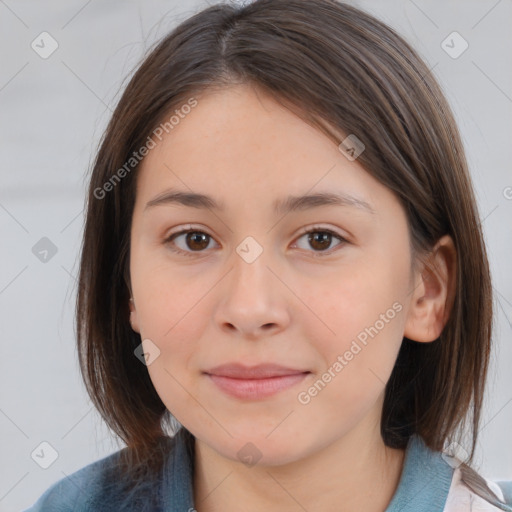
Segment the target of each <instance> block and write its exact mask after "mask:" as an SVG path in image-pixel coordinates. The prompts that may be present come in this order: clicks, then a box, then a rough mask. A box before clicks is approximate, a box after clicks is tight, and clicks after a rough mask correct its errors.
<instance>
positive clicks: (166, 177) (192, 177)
mask: <svg viewBox="0 0 512 512" xmlns="http://www.w3.org/2000/svg"><path fill="white" fill-rule="evenodd" d="M195 99H196V101H197V104H196V106H195V107H193V108H191V109H190V110H189V109H187V111H188V113H187V114H183V115H182V116H180V118H179V122H178V123H177V124H174V125H173V127H172V129H169V130H168V133H166V132H164V134H163V135H162V140H161V141H158V140H157V141H156V142H157V144H156V147H155V148H154V149H152V150H151V151H150V152H149V153H148V154H147V156H146V157H145V159H144V160H143V162H142V163H141V166H140V168H139V170H138V177H137V202H139V199H140V200H141V201H142V200H144V201H145V203H146V202H147V201H149V200H150V199H153V198H154V197H155V196H156V195H157V194H160V193H163V192H164V191H165V190H166V189H169V188H179V189H180V190H183V191H188V192H197V193H203V194H208V195H210V196H215V197H216V198H219V201H221V202H222V203H223V204H226V203H227V204H231V203H233V202H234V203H238V204H239V205H244V204H245V205H247V204H252V205H253V206H255V207H257V206H258V205H262V201H268V204H269V206H272V205H273V206H272V207H274V206H275V205H276V200H277V199H278V198H282V197H284V196H285V195H296V196H298V195H304V194H305V193H306V192H308V191H310V192H315V191H317V190H322V191H329V190H332V191H333V192H334V191H335V192H343V193H345V194H351V195H353V196H357V197H359V198H361V199H363V200H364V199H366V200H367V202H368V203H370V202H371V200H372V199H371V198H372V196H375V194H377V193H378V192H379V187H380V191H381V192H382V190H381V189H382V188H384V187H382V185H381V184H380V183H378V182H377V181H376V180H375V179H374V178H372V177H371V175H370V174H369V173H367V172H366V171H365V170H364V169H363V167H361V166H360V165H359V164H358V163H357V161H350V160H348V159H347V158H346V157H345V156H344V155H343V154H342V153H341V152H340V151H339V149H338V146H337V145H336V144H335V143H334V142H333V141H332V140H331V139H329V138H328V137H327V136H326V135H325V134H323V133H322V132H321V131H320V130H319V129H318V128H316V127H313V126H311V125H310V124H308V123H307V122H306V121H304V120H303V119H302V118H300V117H299V116H298V115H296V114H295V113H293V112H291V111H290V110H288V109H286V108H285V107H284V106H282V105H281V104H280V103H278V102H276V101H275V100H274V99H273V98H272V97H271V96H268V95H267V94H265V93H264V92H262V91H261V90H259V89H255V88H254V87H252V86H247V85H238V86H232V87H229V88H225V89H221V90H212V91H209V90H207V91H206V92H205V93H203V94H201V95H199V96H196V97H195ZM177 110H179V106H178V107H177ZM285 192H286V194H285ZM145 203H144V204H145ZM274 209H275V208H274Z"/></svg>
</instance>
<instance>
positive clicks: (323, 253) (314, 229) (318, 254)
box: [164, 226, 349, 258]
mask: <svg viewBox="0 0 512 512" xmlns="http://www.w3.org/2000/svg"><path fill="white" fill-rule="evenodd" d="M187 233H202V234H205V235H207V236H208V237H210V238H213V237H212V236H211V235H209V234H208V233H206V232H205V231H202V230H201V229H193V228H189V229H183V230H181V231H178V232H176V233H172V234H171V235H169V236H168V237H167V238H166V239H165V240H164V244H168V245H169V248H170V250H171V251H172V252H175V253H177V254H182V255H184V256H196V255H197V254H201V253H202V252H204V251H184V250H182V249H176V247H171V245H172V242H173V240H174V238H176V237H178V236H179V235H183V234H187ZM310 233H328V234H330V235H333V236H334V237H335V238H337V239H338V240H340V242H341V243H340V244H338V245H337V246H336V247H340V246H344V245H345V244H348V243H349V242H348V241H347V240H346V239H345V238H343V237H342V236H341V235H339V234H338V233H336V232H335V231H333V230H331V229H327V228H322V227H321V226H313V227H312V228H309V229H306V230H304V231H302V232H301V233H300V235H299V237H298V238H299V239H300V238H302V237H303V236H304V235H307V234H310ZM308 252H309V251H308ZM332 252H334V251H333V250H329V251H312V253H313V256H314V257H315V258H322V257H324V256H329V255H330V254H331V253H332Z"/></svg>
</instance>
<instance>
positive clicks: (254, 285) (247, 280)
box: [214, 251, 290, 340]
mask: <svg viewBox="0 0 512 512" xmlns="http://www.w3.org/2000/svg"><path fill="white" fill-rule="evenodd" d="M241 254H242V256H240V254H238V253H234V254H233V258H231V262H232V266H231V270H230V271H229V273H228V275H227V276H225V278H224V279H223V282H222V286H220V287H218V290H217V293H218V294H219V300H218V301H217V305H216V308H215V313H214V320H215V322H216V323H217V324H218V326H219V328H220V329H221V330H223V331H224V332H226V333H230V334H231V335H233V333H238V335H239V336H240V337H244V338H247V339H252V340H256V339H259V338H261V337H262V336H268V335H270V334H276V333H278V332H281V331H282V330H283V329H286V327H287V326H288V324H289V321H290V313H289V303H290V291H289V290H288V289H287V287H286V286H285V285H284V284H283V282H282V281H281V280H280V279H279V277H278V274H279V270H278V269H275V268H271V266H270V265H272V266H273V267H276V265H275V264H272V262H270V261H269V258H267V254H266V251H263V252H262V253H261V254H260V255H259V256H258V257H257V258H256V259H254V260H253V261H252V262H251V259H244V256H243V252H241Z"/></svg>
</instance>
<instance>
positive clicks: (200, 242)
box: [164, 229, 213, 256]
mask: <svg viewBox="0 0 512 512" xmlns="http://www.w3.org/2000/svg"><path fill="white" fill-rule="evenodd" d="M183 235H186V236H185V238H184V243H185V248H184V249H181V248H179V247H178V248H176V242H175V240H176V239H178V238H180V237H181V236H183ZM210 239H212V237H211V236H210V235H209V234H208V233H205V232H204V231H201V230H199V229H183V230H181V231H178V232H177V233H173V234H172V235H170V236H169V237H168V238H166V240H165V242H164V243H165V244H168V245H169V247H170V249H171V251H173V252H176V253H178V254H183V255H185V256H194V253H195V252H196V253H197V252H204V251H203V249H206V248H207V247H208V245H209V240H210ZM212 240H213V239H212ZM188 248H191V249H192V250H191V251H190V250H188Z"/></svg>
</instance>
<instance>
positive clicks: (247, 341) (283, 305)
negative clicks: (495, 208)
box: [130, 85, 455, 512]
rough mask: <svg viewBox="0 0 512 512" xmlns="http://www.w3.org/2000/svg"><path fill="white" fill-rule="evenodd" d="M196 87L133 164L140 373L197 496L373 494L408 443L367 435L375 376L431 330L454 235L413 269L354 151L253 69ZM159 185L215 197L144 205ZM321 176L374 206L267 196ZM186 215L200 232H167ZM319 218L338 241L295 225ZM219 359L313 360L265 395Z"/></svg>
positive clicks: (250, 498) (226, 500) (356, 505)
mask: <svg viewBox="0 0 512 512" xmlns="http://www.w3.org/2000/svg"><path fill="white" fill-rule="evenodd" d="M197 99H198V105H197V106H196V107H195V108H194V109H192V111H191V112H190V113H189V114H188V115H187V116H186V117H185V119H183V120H181V122H180V123H179V124H178V125H176V126H175V127H174V128H173V130H172V131H170V132H169V133H168V134H166V135H165V136H164V138H163V140H162V141H161V143H159V144H158V145H157V146H156V147H155V148H154V149H152V150H151V151H150V153H149V154H148V155H147V156H146V158H145V160H144V161H143V163H142V167H141V168H140V169H139V174H138V177H137V193H136V203H135V207H134V213H133V221H132V227H131V247H130V251H131V252H130V276H131V288H132V293H133V295H132V296H133V302H131V303H130V311H131V316H130V321H131V325H132V328H133V329H134V330H135V331H136V332H138V333H140V335H141V339H142V340H146V339H149V340H151V342H152V343H154V345H156V346H157V347H158V349H159V350H160V353H159V355H158V357H156V359H154V361H153V362H151V363H150V364H149V365H148V367H147V368H148V371H149V375H150V377H151V380H152V382H153V384H154V386H155V389H156V391H157V392H158V394H159V396H160V397H161V399H162V401H163V402H164V403H165V405H166V407H167V408H168V409H169V410H170V411H171V412H172V414H173V415H174V416H175V417H176V418H177V419H178V421H180V422H181V423H182V424H183V425H184V426H185V427H186V428H187V429H188V430H189V431H190V432H192V434H194V436H195V437H196V460H195V468H196V469H195V474H194V500H195V508H196V510H197V511H199V512H209V511H220V510H223V511H226V510H239V506H240V503H243V504H244V511H246V512H251V511H261V510H267V511H270V512H272V511H278V510H279V511H280V512H282V511H283V510H285V511H295V510H304V509H306V510H308V511H309V512H316V511H320V510H322V511H326V510H328V511H330V510H336V511H338V512H339V511H354V510H366V511H375V512H377V511H382V510H384V509H385V508H386V506H387V505H388V504H389V501H390V500H391V498H392V496H393V494H394V492H395V491H396V487H397V485H398V482H399V478H400V475H401V471H402V467H403V460H404V451H403V450H395V449H390V448H388V447H386V446H385V444H384V442H383V440H382V438H381V435H380V418H381V411H382V404H383V398H384V388H385V384H386V382H387V381H388V379H389V377H390V375H391V371H392V369H393V365H394V363H395V360H396V357H397V354H398V350H399V348H400V345H401V343H402V338H403V336H407V337H408V338H409V339H412V340H416V341H418V342H431V341H433V340H435V339H436V338H437V337H438V336H439V334H440V333H441V331H442V329H443V327H444V325H445V323H446V320H447V319H448V315H449V310H450V307H451V303H452V301H453V294H454V275H455V267H454V264H455V249H454V245H453V242H452V240H451V239H450V237H448V236H445V237H443V238H442V239H440V240H439V241H438V244H437V245H436V247H435V248H434V250H433V251H432V255H431V262H432V263H433V264H434V265H435V268H434V269H432V270H428V268H424V267H423V266H422V267H420V268H419V269H418V271H417V273H415V274H412V273H411V272H410V271H409V269H410V268H411V254H410V249H409V236H408V228H407V218H406V215H405V211H404V210H403V208H402V207H401V205H400V203H399V202H398V200H397V198H396V197H395V196H394V194H393V193H392V192H391V191H390V190H389V189H387V188H386V187H385V186H383V185H382V184H380V183H379V182H378V181H377V180H375V179H374V178H373V177H372V176H371V175H370V174H369V173H367V172H366V171H365V170H364V169H363V168H362V167H361V166H360V165H359V164H358V162H357V159H356V160H355V161H350V160H348V159H347V158H346V157H345V155H344V154H342V153H341V152H340V150H339V149H338V147H337V146H336V145H335V144H334V143H333V142H332V141H331V140H329V139H328V138H327V137H326V136H325V135H324V134H322V133H321V132H319V131H318V130H317V129H315V128H314V127H312V126H310V125H309V124H307V123H306V122H304V121H303V120H302V119H300V118H299V117H298V116H296V115H294V114H293V113H291V112H290V111H288V110H286V109H285V108H284V107H282V106H281V105H279V104H278V103H276V102H275V101H274V100H273V99H271V98H270V97H268V96H266V95H265V94H264V93H263V92H262V91H258V90H257V89H255V88H254V87H251V86H247V85H237V86H232V87H229V88H226V89H223V90H216V91H213V90H209V91H207V93H205V94H203V95H202V96H199V97H197ZM340 141H341V139H340ZM171 187H175V188H179V189H180V190H183V191H185V192H190V191H194V192H198V193H203V194H208V195H211V196H213V197H214V198H215V199H216V200H217V201H219V202H220V201H222V202H223V203H224V204H225V207H226V209H225V211H222V212H221V211H216V210H213V209H196V208H192V207H189V206H184V205H180V204H164V205H158V206H152V207H148V208H146V209H145V206H146V204H147V203H148V201H150V200H151V199H153V198H155V197H156V196H158V195H159V194H161V193H162V192H163V191H165V190H167V189H169V188H171ZM318 191H337V192H344V193H350V194H352V195H354V196H357V197H358V198H361V199H363V200H365V201H367V202H368V203H369V204H370V205H371V207H372V208H373V209H374V211H375V213H374V214H370V213H368V212H366V211H363V210H361V209H359V208H356V207H354V206H338V205H328V206H320V207H316V208H312V209H309V210H305V211H296V212H290V213H287V214H286V215H284V216H283V215H280V216H276V215H275V214H274V212H273V211H272V203H273V201H274V200H275V199H278V198H284V197H286V196H287V195H288V194H294V195H301V194H306V193H312V192H318ZM190 224H191V225H192V231H201V232H203V233H206V234H207V235H209V236H206V238H205V239H204V240H203V241H201V239H200V238H199V242H197V241H196V243H194V239H192V240H190V239H189V240H188V244H187V236H186V234H182V235H180V236H178V237H177V238H175V239H174V241H173V242H174V245H173V242H170V241H167V242H166V239H167V238H168V237H169V236H170V235H171V234H172V233H176V232H178V231H180V230H181V229H189V228H190V226H189V225H190ZM318 226H320V227H321V228H322V229H330V230H332V231H335V232H336V235H339V236H341V237H343V238H344V239H345V240H346V241H347V242H341V241H340V240H339V239H337V238H336V236H333V237H332V240H331V243H330V245H329V243H328V242H327V243H326V249H324V250H323V252H322V245H321V244H319V243H316V244H315V243H314V242H308V235H307V234H306V235H304V234H303V232H302V231H301V230H303V229H304V228H307V229H309V228H313V227H318ZM322 229H316V230H315V232H322ZM248 236H251V237H253V238H254V239H255V240H256V241H257V243H258V244H259V246H261V248H262V249H263V252H262V253H261V254H260V255H259V256H258V257H257V258H256V259H255V261H253V262H252V263H248V262H247V261H245V260H244V259H243V258H242V257H241V256H240V255H239V253H237V251H236V249H237V247H238V246H239V245H240V244H241V242H242V241H244V239H245V238H246V237H248ZM320 236H321V235H320ZM172 247H174V248H178V249H181V250H182V251H186V252H187V251H188V253H189V254H190V256H186V255H182V254H177V253H175V252H173V251H172V250H171V249H172ZM197 248H199V250H197ZM194 249H196V250H195V251H194ZM322 254H324V255H323V256H322ZM315 255H320V256H317V257H315ZM394 303H399V304H400V305H401V306H402V307H401V311H399V312H396V314H395V315H394V318H393V319H391V320H389V321H388V322H386V323H385V326H384V328H381V329H380V330H379V332H378V334H377V335H374V337H373V338H371V337H369V338H368V342H367V344H366V346H364V345H362V344H360V345H361V346H362V347H363V348H362V350H360V351H359V352H358V353H357V355H355V356H354V357H353V358H352V360H350V361H349V362H348V364H347V365H346V366H344V367H343V369H342V371H339V372H338V373H337V374H336V376H335V378H333V379H332V380H331V382H329V383H328V384H327V385H326V386H325V387H324V388H323V389H322V390H321V392H319V393H318V394H317V395H316V396H314V397H312V398H311V400H310V401H309V403H307V404H302V403H300V402H299V401H298V395H299V393H300V392H303V391H305V390H306V391H307V390H308V388H309V387H311V386H312V384H313V383H314V382H315V381H317V380H318V379H319V378H320V377H321V376H322V374H324V372H326V371H327V370H328V368H329V367H332V366H333V363H334V362H335V361H336V360H337V357H338V356H339V355H340V354H341V355H343V354H344V353H345V352H346V351H347V350H349V348H350V346H351V343H352V341H353V340H355V339H356V337H357V335H358V334H359V333H361V332H362V331H364V329H365V327H369V326H372V325H374V324H375V323H376V321H377V320H379V318H381V317H380V315H381V314H385V313H386V311H387V310H389V309H390V308H392V305H393V304H394ZM145 343H147V342H145ZM146 346H149V345H146ZM233 361H237V362H242V363H244V364H246V365H254V364H258V363H261V362H274V363H279V364H282V365H285V366H288V367H292V368H300V369H305V370H309V371H310V372H311V373H310V374H309V375H308V376H307V377H306V378H305V380H304V381H302V382H301V383H300V384H298V385H296V386H293V387H292V388H289V389H287V390H284V391H281V392H279V393H278V394H275V395H273V396H271V397H268V398H265V399H263V400H241V399H236V398H232V397H230V396H227V395H225V394H224V393H223V392H222V391H220V390H219V389H218V388H217V387H216V386H215V385H214V384H213V383H212V382H211V381H210V379H209V378H208V377H207V376H206V375H204V374H203V371H205V370H207V369H209V368H212V367H213V366H216V365H219V364H223V363H227V362H233ZM248 442H250V443H252V444H253V445H254V446H255V447H256V448H257V450H258V454H259V456H260V457H261V458H260V459H259V460H258V461H257V463H256V464H255V465H249V464H245V463H244V462H243V461H241V460H240V458H239V456H238V455H237V452H238V451H239V450H240V449H241V448H242V447H244V446H245V445H246V443H248ZM245 450H247V447H246V448H245ZM369 481H371V482H372V485H371V486H369V485H368V482H369Z"/></svg>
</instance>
